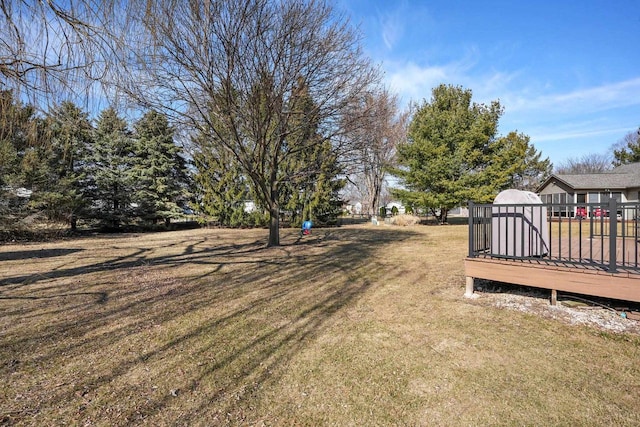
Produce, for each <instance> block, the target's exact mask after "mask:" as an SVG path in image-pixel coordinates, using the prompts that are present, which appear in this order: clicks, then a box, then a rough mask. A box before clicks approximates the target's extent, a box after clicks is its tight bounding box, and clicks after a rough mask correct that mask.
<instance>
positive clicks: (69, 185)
mask: <svg viewBox="0 0 640 427" xmlns="http://www.w3.org/2000/svg"><path fill="white" fill-rule="evenodd" d="M46 128H47V129H46V135H47V137H48V140H49V141H48V147H49V149H48V153H49V154H48V156H47V157H48V159H47V160H48V163H49V165H48V166H49V167H48V174H49V182H50V185H49V188H48V189H47V191H45V192H43V193H42V194H39V195H38V196H37V200H38V203H39V204H40V206H41V208H42V209H44V210H45V212H46V213H47V216H48V217H49V218H50V219H55V220H64V221H67V222H68V223H69V225H70V227H71V229H75V228H76V224H77V219H78V217H84V216H86V215H87V212H86V208H87V207H88V205H89V200H88V198H87V192H88V190H89V188H88V181H87V167H88V163H89V160H90V159H89V151H88V150H89V148H90V147H91V144H92V138H93V128H92V126H91V122H90V121H89V118H88V114H87V113H86V112H84V111H82V110H81V109H80V108H79V107H77V106H76V105H75V104H73V103H71V102H63V103H61V104H60V105H58V106H56V107H55V108H53V109H52V111H51V112H50V113H49V114H48V117H47V118H46Z"/></svg>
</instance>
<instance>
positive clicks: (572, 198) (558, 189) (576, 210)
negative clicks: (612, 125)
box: [537, 163, 640, 217]
mask: <svg viewBox="0 0 640 427" xmlns="http://www.w3.org/2000/svg"><path fill="white" fill-rule="evenodd" d="M537 193H538V194H539V195H540V198H541V199H542V203H553V204H565V203H576V204H578V206H566V207H553V216H571V217H574V216H577V215H578V214H580V213H581V212H584V208H581V207H580V206H579V204H580V203H606V202H608V201H609V199H612V198H613V199H615V200H616V201H618V202H621V203H624V202H637V201H640V194H639V193H640V163H630V164H627V165H622V166H618V167H616V168H614V169H612V170H610V171H606V172H601V173H593V174H579V175H565V174H557V175H556V174H552V175H551V176H550V177H549V178H547V180H546V181H544V182H543V183H542V185H540V187H538V191H537Z"/></svg>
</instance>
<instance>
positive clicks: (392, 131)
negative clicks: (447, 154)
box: [351, 89, 409, 215]
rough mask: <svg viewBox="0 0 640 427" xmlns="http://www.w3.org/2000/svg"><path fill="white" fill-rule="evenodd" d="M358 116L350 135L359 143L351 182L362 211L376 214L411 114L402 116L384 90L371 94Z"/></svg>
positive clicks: (391, 95)
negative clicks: (357, 194)
mask: <svg viewBox="0 0 640 427" xmlns="http://www.w3.org/2000/svg"><path fill="white" fill-rule="evenodd" d="M361 109H362V110H361V111H358V112H357V117H359V119H357V120H356V123H358V126H356V127H355V128H354V129H353V131H352V133H351V135H352V137H353V138H354V140H355V142H356V146H357V147H358V150H357V151H356V153H355V154H356V156H355V159H354V160H355V161H354V167H353V169H352V170H353V174H352V180H353V182H354V183H355V185H356V187H357V188H358V190H359V193H360V194H361V196H362V203H363V210H365V211H366V212H368V213H369V214H370V215H375V214H376V213H377V208H378V205H379V203H380V196H381V192H382V190H383V187H384V182H385V177H386V176H387V169H388V168H389V167H391V166H394V160H395V155H396V147H397V145H398V143H400V142H401V141H403V140H404V139H405V138H406V136H407V124H408V118H409V113H408V112H407V111H404V112H400V108H399V102H398V97H397V96H396V95H393V94H391V93H389V91H388V90H387V89H381V90H378V91H376V92H373V93H371V94H368V95H367V96H366V97H365V98H364V100H363V102H362V104H361Z"/></svg>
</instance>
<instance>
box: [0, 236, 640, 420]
mask: <svg viewBox="0 0 640 427" xmlns="http://www.w3.org/2000/svg"><path fill="white" fill-rule="evenodd" d="M466 233H467V231H466V226H464V225H452V226H413V227H407V228H399V227H397V228H396V227H389V226H378V227H374V226H371V225H352V226H345V227H341V228H335V229H317V230H314V232H313V235H312V236H310V237H305V238H304V239H302V240H299V237H298V232H297V230H283V231H282V237H281V240H282V243H283V246H282V247H278V248H265V247H264V242H265V241H266V230H223V229H203V230H189V231H180V232H170V233H169V232H167V233H155V234H141V235H111V236H99V237H91V238H82V239H77V240H66V241H61V242H54V243H39V244H27V245H5V246H2V247H0V374H1V375H2V378H3V380H4V381H3V382H4V384H3V386H2V388H1V391H0V417H1V418H0V425H33V426H45V425H105V426H107V425H108V426H113V425H122V426H125V425H149V426H162V425H189V426H193V425H195V426H197V425H202V426H212V425H277V426H280V425H309V426H316V425H336V426H362V425H410V426H418V425H420V426H434V425H451V426H460V425H463V426H464V425H474V426H475V425H477V426H484V425H532V426H540V425H566V426H577V425H607V426H609V425H616V426H624V425H628V426H636V425H640V337H639V336H637V335H631V334H614V333H611V332H603V331H601V330H598V329H595V328H591V327H587V326H574V325H570V324H567V323H563V322H560V321H557V320H553V319H546V318H543V317H540V316H536V315H534V314H530V313H525V312H518V311H513V310H506V309H500V308H497V307H495V306H492V305H490V304H486V303H483V298H482V297H481V298H479V299H473V300H469V299H465V298H463V294H464V268H463V258H464V256H465V251H466V250H467V235H466Z"/></svg>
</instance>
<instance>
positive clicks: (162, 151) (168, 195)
mask: <svg viewBox="0 0 640 427" xmlns="http://www.w3.org/2000/svg"><path fill="white" fill-rule="evenodd" d="M134 128H135V138H136V139H135V146H134V154H135V156H134V162H133V168H132V170H131V173H132V175H133V177H134V184H135V193H134V197H133V199H134V200H135V203H136V205H137V214H138V216H140V217H141V218H142V219H143V220H147V221H153V222H155V221H157V220H159V219H161V220H164V222H165V224H167V225H168V224H169V223H170V221H171V219H173V218H179V217H180V216H182V208H181V207H180V204H183V203H184V201H185V198H186V186H187V182H186V181H187V169H186V161H185V160H184V158H183V157H182V155H181V149H180V148H179V147H178V146H177V145H176V144H175V142H174V129H173V128H172V127H170V126H169V122H168V121H167V118H166V116H164V115H162V114H160V113H158V112H156V111H150V112H148V113H146V114H145V115H144V116H143V117H142V118H141V119H140V120H139V121H138V122H136V124H135V125H134Z"/></svg>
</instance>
